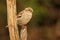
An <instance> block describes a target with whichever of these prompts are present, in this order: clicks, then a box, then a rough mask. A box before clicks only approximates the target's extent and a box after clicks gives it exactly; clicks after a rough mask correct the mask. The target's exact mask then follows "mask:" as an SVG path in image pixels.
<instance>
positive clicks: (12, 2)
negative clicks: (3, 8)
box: [7, 0, 19, 40]
mask: <svg viewBox="0 0 60 40" xmlns="http://www.w3.org/2000/svg"><path fill="white" fill-rule="evenodd" d="M7 19H8V28H9V34H10V40H19V33H18V28H17V21H16V0H7Z"/></svg>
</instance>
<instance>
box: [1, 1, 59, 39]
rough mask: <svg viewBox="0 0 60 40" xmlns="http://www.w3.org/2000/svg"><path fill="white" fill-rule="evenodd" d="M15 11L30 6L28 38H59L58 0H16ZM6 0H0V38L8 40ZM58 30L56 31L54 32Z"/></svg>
mask: <svg viewBox="0 0 60 40" xmlns="http://www.w3.org/2000/svg"><path fill="white" fill-rule="evenodd" d="M16 4H17V13H19V12H20V11H21V10H23V9H24V8H26V7H32V8H33V10H34V12H33V17H32V19H31V21H30V22H29V24H28V25H27V26H28V40H58V39H59V40H60V33H59V26H60V25H59V24H60V0H16ZM6 25H7V7H6V0H0V40H9V33H8V28H6V27H5V26H6ZM56 31H58V32H56Z"/></svg>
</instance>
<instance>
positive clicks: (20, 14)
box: [17, 10, 24, 18]
mask: <svg viewBox="0 0 60 40" xmlns="http://www.w3.org/2000/svg"><path fill="white" fill-rule="evenodd" d="M23 13H24V10H23V11H21V12H19V13H18V15H17V18H20V17H21V16H22V14H23Z"/></svg>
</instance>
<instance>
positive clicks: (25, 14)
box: [17, 7, 33, 28]
mask: <svg viewBox="0 0 60 40" xmlns="http://www.w3.org/2000/svg"><path fill="white" fill-rule="evenodd" d="M32 13H33V9H32V8H31V7H27V8H25V9H24V10H22V11H21V12H19V13H18V14H17V24H18V25H20V26H22V28H23V27H24V26H25V25H26V24H28V23H29V21H30V20H31V18H32Z"/></svg>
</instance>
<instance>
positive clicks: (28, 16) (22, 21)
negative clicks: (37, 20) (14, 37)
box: [18, 13, 32, 25]
mask: <svg viewBox="0 0 60 40" xmlns="http://www.w3.org/2000/svg"><path fill="white" fill-rule="evenodd" d="M31 18H32V13H24V14H22V16H21V18H19V20H18V23H19V24H20V25H24V24H27V23H28V22H29V21H30V20H31Z"/></svg>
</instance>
